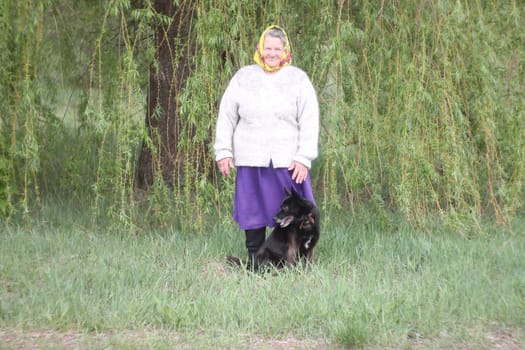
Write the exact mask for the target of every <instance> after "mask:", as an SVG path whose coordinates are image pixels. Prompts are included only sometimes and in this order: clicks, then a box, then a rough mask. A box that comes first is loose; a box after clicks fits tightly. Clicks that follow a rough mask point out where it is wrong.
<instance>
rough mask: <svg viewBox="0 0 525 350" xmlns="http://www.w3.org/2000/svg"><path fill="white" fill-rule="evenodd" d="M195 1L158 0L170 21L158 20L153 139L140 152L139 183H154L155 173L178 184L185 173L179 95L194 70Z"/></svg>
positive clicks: (149, 121)
mask: <svg viewBox="0 0 525 350" xmlns="http://www.w3.org/2000/svg"><path fill="white" fill-rule="evenodd" d="M194 3H195V1H193V0H183V1H180V2H179V5H178V6H176V5H175V4H174V1H173V0H156V1H155V3H154V8H155V10H156V11H157V13H159V14H162V15H165V16H168V17H169V18H170V19H171V21H170V23H169V24H166V23H161V22H159V21H157V22H156V23H155V24H154V27H153V30H154V33H155V45H156V53H155V58H156V64H157V66H156V67H151V70H150V78H149V91H148V97H147V112H146V127H147V129H148V136H149V140H148V141H151V142H148V141H144V142H143V144H142V149H141V152H140V156H139V164H138V167H137V169H138V174H137V181H138V183H137V185H138V187H139V188H142V189H147V188H148V187H150V186H151V185H152V184H153V182H154V178H155V176H162V179H163V180H164V182H165V183H166V184H168V185H174V184H175V183H176V182H177V180H179V179H180V178H181V177H182V176H183V174H182V171H183V166H182V162H183V159H182V156H183V155H182V154H181V153H180V152H178V148H177V145H178V143H179V137H180V132H181V122H180V118H179V104H178V96H179V93H180V92H181V91H182V89H183V87H184V85H185V82H186V79H187V77H188V74H189V71H190V64H189V57H190V54H191V49H192V47H193V46H194V45H193V44H192V42H193V38H191V28H192V20H193V17H194V12H195V11H194V10H195V5H194Z"/></svg>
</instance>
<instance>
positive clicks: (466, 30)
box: [0, 0, 525, 235]
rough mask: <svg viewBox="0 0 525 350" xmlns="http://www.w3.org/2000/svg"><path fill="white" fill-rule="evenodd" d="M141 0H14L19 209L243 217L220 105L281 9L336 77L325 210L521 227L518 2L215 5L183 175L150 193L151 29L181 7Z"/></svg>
mask: <svg viewBox="0 0 525 350" xmlns="http://www.w3.org/2000/svg"><path fill="white" fill-rule="evenodd" d="M177 4H178V5H179V6H183V5H184V4H185V2H184V1H178V2H177ZM133 5H134V2H130V1H120V0H119V1H110V2H97V3H93V2H90V1H77V2H75V3H74V4H71V3H70V2H67V1H53V2H2V3H1V4H0V6H1V7H0V27H1V29H2V31H1V34H0V55H1V61H2V62H6V64H2V65H1V67H0V79H1V81H2V84H0V89H1V91H0V92H1V94H2V96H5V98H4V99H3V100H2V102H1V103H0V112H1V116H0V126H1V127H2V129H1V131H0V132H1V135H2V137H1V138H0V143H1V146H2V152H0V163H1V165H2V168H1V169H2V170H1V171H0V179H1V180H0V181H1V182H0V212H1V213H2V215H6V214H9V213H13V212H15V211H20V212H25V213H27V212H29V211H30V210H31V209H32V208H34V207H35V205H36V204H38V203H39V202H40V200H41V197H42V195H46V196H47V195H55V194H67V195H73V197H74V198H75V199H76V200H77V201H79V202H82V203H87V204H89V205H90V206H91V208H92V212H93V218H94V221H95V222H97V221H102V222H105V221H104V220H105V219H107V218H109V219H112V222H113V223H114V225H115V226H116V227H127V228H129V229H130V230H131V231H132V232H137V230H138V231H140V230H142V229H143V228H145V227H149V226H150V225H153V226H157V225H160V226H163V225H167V224H168V223H170V224H175V225H183V224H184V225H187V224H188V222H191V224H190V226H193V227H203V225H204V224H205V223H206V221H207V220H208V217H209V216H210V214H211V213H217V212H218V213H219V215H220V218H219V220H221V221H225V222H226V221H228V218H229V216H230V208H231V199H232V196H233V183H232V179H226V180H224V179H221V178H219V175H218V174H217V171H216V168H215V164H214V160H213V156H212V153H211V144H212V142H213V138H214V126H215V119H216V114H217V108H218V103H219V101H220V98H221V95H222V92H223V91H224V89H225V87H226V84H227V82H228V81H229V79H230V78H231V76H232V75H233V73H234V72H235V71H236V70H237V69H238V68H239V67H241V66H243V65H246V64H251V61H252V58H251V57H252V55H253V50H254V45H255V41H256V40H257V38H258V36H259V33H260V32H261V30H263V29H264V28H265V27H266V26H267V25H268V24H269V23H278V24H280V25H282V26H283V27H285V28H286V29H287V31H288V34H289V36H290V38H291V40H292V52H293V62H294V64H295V65H297V66H299V67H300V68H302V69H304V70H305V71H306V72H307V73H308V74H309V75H310V77H311V78H312V81H313V83H314V85H315V86H316V89H317V91H318V95H319V100H320V103H321V118H322V131H321V135H320V136H321V142H320V157H319V159H318V160H317V161H315V162H314V164H313V169H312V178H313V183H314V186H315V193H316V197H317V198H318V202H319V203H320V204H321V206H322V209H323V212H325V213H333V212H335V211H339V210H344V211H347V212H348V211H350V212H351V213H354V214H357V213H360V212H361V211H362V210H370V211H371V212H373V213H374V215H376V216H377V217H378V218H384V222H388V221H389V220H390V219H388V218H389V217H390V216H391V215H392V214H396V213H400V214H401V215H402V217H403V218H404V220H407V221H409V222H411V223H414V224H426V223H428V222H430V221H434V220H439V221H441V222H444V223H446V224H447V225H449V227H451V228H452V229H453V230H454V231H456V232H458V233H462V234H466V235H470V234H471V232H475V231H476V230H478V229H479V227H480V224H481V222H482V221H484V220H486V219H487V218H490V220H492V221H493V222H495V223H496V224H503V225H505V226H506V227H510V226H509V225H510V223H511V221H512V219H513V218H514V217H515V216H516V215H517V214H519V213H520V212H523V209H524V208H523V201H522V200H521V198H523V196H524V194H525V188H524V174H525V143H524V141H523V140H524V139H525V134H524V130H525V125H524V124H525V112H524V111H525V100H524V99H523V98H522V96H523V92H524V86H525V81H524V77H525V72H524V69H525V65H524V60H525V51H524V47H525V45H524V42H525V34H524V31H523V30H522V28H521V27H522V25H521V22H522V21H521V18H523V16H524V15H525V13H524V8H523V6H521V4H520V3H519V2H518V1H508V2H505V3H502V4H496V3H490V2H484V1H477V0H474V1H455V2H450V1H435V2H428V1H423V0H409V1H404V2H347V1H338V2H334V1H324V0H323V1H295V0H288V1H285V0H279V1H272V2H271V3H270V2H266V1H263V2H252V1H242V0H238V1H231V0H220V1H199V2H197V5H196V6H197V7H196V16H195V18H194V19H193V21H192V30H191V33H190V39H189V40H190V41H189V42H188V43H187V44H188V45H189V46H191V47H192V52H193V53H194V54H193V56H192V57H191V58H190V59H191V71H190V74H189V77H188V80H187V81H186V83H185V87H184V89H183V90H182V92H181V93H180V95H179V96H178V97H177V102H178V106H179V111H180V116H179V117H180V127H181V129H180V130H181V131H180V141H179V143H178V144H177V145H176V146H177V147H178V149H179V151H180V154H181V159H184V163H183V165H182V166H181V168H182V169H183V171H182V173H183V174H179V175H180V177H178V178H177V179H176V180H177V181H174V186H173V187H169V186H168V185H167V184H162V183H161V181H160V180H159V179H157V181H155V185H154V186H153V187H152V188H151V191H150V192H149V193H142V192H137V191H136V189H135V187H136V183H135V182H136V179H135V174H136V167H137V162H138V159H137V158H138V151H139V149H140V147H141V145H142V143H143V142H145V143H146V144H147V145H149V146H150V149H151V150H152V151H154V150H155V147H156V146H154V145H155V142H156V141H155V140H151V139H149V138H148V136H147V135H148V133H147V130H146V129H145V125H144V119H145V114H146V112H145V109H146V101H147V96H146V94H147V89H148V76H149V71H150V69H156V62H155V42H154V36H153V32H152V29H151V26H152V24H153V23H169V22H170V21H172V20H173V19H170V18H167V17H166V16H165V15H163V14H160V13H157V12H156V10H155V7H154V6H153V5H154V2H153V1H145V2H143V6H142V7H141V8H134V7H133ZM160 112H161V111H159V113H160ZM154 156H155V157H157V159H160V158H159V157H160V156H159V155H156V154H154ZM145 213H147V214H146V216H144V214H145ZM170 215H172V219H170ZM332 216H333V215H327V216H326V217H327V220H328V221H329V220H331V217H332ZM190 217H191V218H192V220H187V218H190ZM181 218H184V220H181ZM171 220H175V222H172V221H171ZM179 227H181V226H179ZM189 228H190V227H188V229H189Z"/></svg>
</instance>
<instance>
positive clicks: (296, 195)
mask: <svg viewBox="0 0 525 350" xmlns="http://www.w3.org/2000/svg"><path fill="white" fill-rule="evenodd" d="M292 197H295V198H301V195H300V194H299V193H298V192H297V191H296V190H295V188H293V187H292Z"/></svg>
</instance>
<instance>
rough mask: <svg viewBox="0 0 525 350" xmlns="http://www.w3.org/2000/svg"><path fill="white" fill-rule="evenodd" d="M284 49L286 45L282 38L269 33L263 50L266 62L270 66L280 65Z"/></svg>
mask: <svg viewBox="0 0 525 350" xmlns="http://www.w3.org/2000/svg"><path fill="white" fill-rule="evenodd" d="M283 49H284V46H283V42H282V41H281V39H279V38H275V37H273V36H269V35H268V36H266V37H265V38H264V50H263V57H264V63H266V64H267V65H268V66H270V67H276V66H278V65H279V63H280V62H281V59H282V57H283Z"/></svg>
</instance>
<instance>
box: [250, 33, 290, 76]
mask: <svg viewBox="0 0 525 350" xmlns="http://www.w3.org/2000/svg"><path fill="white" fill-rule="evenodd" d="M270 29H279V30H280V31H282V32H283V34H284V37H285V39H286V40H285V43H284V49H283V56H282V58H281V62H280V63H279V65H278V66H275V67H270V66H268V65H267V64H266V63H264V56H263V52H264V36H265V35H266V33H267V32H268V31H269V30H270ZM253 59H254V61H255V63H257V64H258V65H259V66H261V67H262V68H263V69H264V70H265V71H267V72H275V71H277V70H279V69H281V67H283V66H287V65H289V64H290V63H291V62H292V53H291V49H290V40H288V35H286V32H285V31H284V29H283V28H281V27H279V26H277V25H275V24H272V25H271V26H269V27H268V28H266V29H265V30H264V32H263V33H262V34H261V38H260V39H259V43H258V44H257V49H256V50H255V54H254V55H253Z"/></svg>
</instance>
